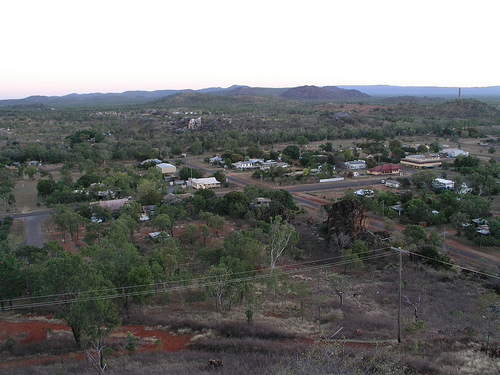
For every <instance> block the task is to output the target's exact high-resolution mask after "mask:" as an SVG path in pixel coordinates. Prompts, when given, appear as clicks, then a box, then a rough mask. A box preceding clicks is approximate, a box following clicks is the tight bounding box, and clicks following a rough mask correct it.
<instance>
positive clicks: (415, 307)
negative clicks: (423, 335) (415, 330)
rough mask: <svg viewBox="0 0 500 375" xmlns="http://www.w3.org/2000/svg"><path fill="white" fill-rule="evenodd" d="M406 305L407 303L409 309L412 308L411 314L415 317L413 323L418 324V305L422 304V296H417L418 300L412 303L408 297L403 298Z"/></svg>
mask: <svg viewBox="0 0 500 375" xmlns="http://www.w3.org/2000/svg"><path fill="white" fill-rule="evenodd" d="M404 298H405V301H406V303H408V304H409V305H410V306H411V307H413V314H414V317H415V322H418V318H419V314H420V303H421V302H422V295H421V294H419V295H418V298H417V299H416V300H414V301H412V300H411V299H410V297H408V296H404Z"/></svg>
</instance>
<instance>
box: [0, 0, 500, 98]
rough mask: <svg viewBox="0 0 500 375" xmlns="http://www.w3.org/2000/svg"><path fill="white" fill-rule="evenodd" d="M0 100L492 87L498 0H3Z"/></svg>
mask: <svg viewBox="0 0 500 375" xmlns="http://www.w3.org/2000/svg"><path fill="white" fill-rule="evenodd" d="M7 1H8V3H7V4H2V5H0V14H1V15H2V17H1V22H0V35H1V37H2V44H1V45H2V54H1V57H0V99H15V98H24V97H27V96H31V95H47V96H50V95H57V96H59V95H67V94H70V93H79V94H83V93H92V92H103V93H105V92H123V91H129V90H148V91H152V90H163V89H201V88H206V87H214V86H220V87H228V86H231V85H233V84H240V85H248V86H254V87H294V86H302V85H317V86H327V85H373V84H388V85H399V86H455V87H477V86H497V85H500V73H499V71H498V57H497V54H498V52H497V49H498V47H497V43H496V42H497V41H496V40H495V38H494V37H495V36H497V35H498V31H497V22H498V21H497V19H498V8H499V5H497V2H496V1H495V0H477V1H474V2H470V1H468V2H461V1H460V2H457V1H456V0H455V1H449V0H421V1H419V2H408V1H402V0H343V1H338V0H329V1H326V0H320V1H319V0H310V1H308V2H290V1H282V0H267V1H262V0H254V1H252V2H241V1H240V2H238V1H234V0H232V1H229V0H212V1H206V0H191V1H189V2H187V1H186V2H184V1H171V0H164V1H158V0H142V1H128V0H122V1H117V0H87V1H81V0H73V1H68V0H44V1H39V0H17V1H12V0H7Z"/></svg>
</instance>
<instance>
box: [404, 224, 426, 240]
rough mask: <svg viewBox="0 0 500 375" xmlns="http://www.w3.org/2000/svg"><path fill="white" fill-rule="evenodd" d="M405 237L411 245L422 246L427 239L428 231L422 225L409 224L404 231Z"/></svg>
mask: <svg viewBox="0 0 500 375" xmlns="http://www.w3.org/2000/svg"><path fill="white" fill-rule="evenodd" d="M404 235H405V238H406V240H407V241H408V242H409V243H415V244H420V245H423V244H424V242H425V240H426V239H427V231H426V230H425V229H424V227H422V226H421V225H414V224H408V225H407V226H406V228H405V229H404Z"/></svg>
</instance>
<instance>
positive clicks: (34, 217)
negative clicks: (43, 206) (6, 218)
mask: <svg viewBox="0 0 500 375" xmlns="http://www.w3.org/2000/svg"><path fill="white" fill-rule="evenodd" d="M49 215H50V211H48V210H44V211H36V212H30V213H22V214H13V215H11V216H12V217H13V218H14V219H26V236H25V243H27V244H28V245H32V246H37V247H43V237H42V221H43V219H45V218H46V217H47V216H49Z"/></svg>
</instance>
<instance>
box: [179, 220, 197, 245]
mask: <svg viewBox="0 0 500 375" xmlns="http://www.w3.org/2000/svg"><path fill="white" fill-rule="evenodd" d="M181 238H182V242H184V243H185V244H188V245H192V244H194V243H195V242H196V241H197V240H198V238H199V234H198V228H197V227H196V225H194V224H188V225H186V229H185V230H184V232H183V233H182V234H181Z"/></svg>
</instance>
